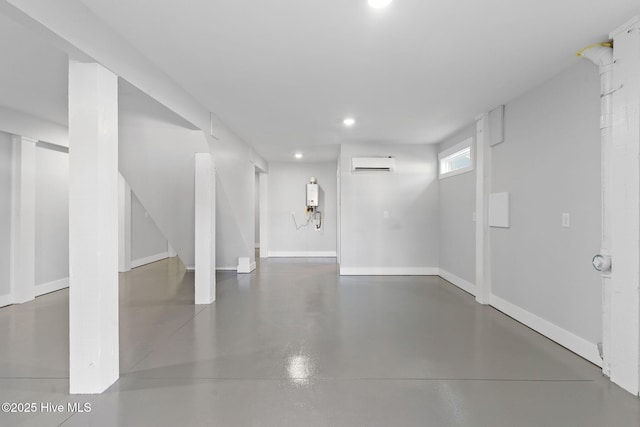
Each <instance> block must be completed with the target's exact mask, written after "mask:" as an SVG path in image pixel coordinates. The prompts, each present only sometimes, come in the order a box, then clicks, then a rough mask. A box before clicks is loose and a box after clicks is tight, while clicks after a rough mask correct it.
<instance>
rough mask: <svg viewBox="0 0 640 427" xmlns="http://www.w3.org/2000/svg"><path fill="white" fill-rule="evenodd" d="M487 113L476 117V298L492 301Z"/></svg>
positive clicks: (489, 162)
mask: <svg viewBox="0 0 640 427" xmlns="http://www.w3.org/2000/svg"><path fill="white" fill-rule="evenodd" d="M489 138H490V135H489V114H487V113H485V114H482V115H480V116H479V117H478V118H477V119H476V152H475V154H476V301H478V302H479V303H480V304H490V303H491V240H490V230H489V219H488V218H489V215H488V213H489V193H490V192H491V143H490V139H489Z"/></svg>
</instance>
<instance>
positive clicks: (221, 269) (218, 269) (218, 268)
mask: <svg viewBox="0 0 640 427" xmlns="http://www.w3.org/2000/svg"><path fill="white" fill-rule="evenodd" d="M193 271H195V268H194V269H193ZM216 271H238V267H237V266H236V267H216Z"/></svg>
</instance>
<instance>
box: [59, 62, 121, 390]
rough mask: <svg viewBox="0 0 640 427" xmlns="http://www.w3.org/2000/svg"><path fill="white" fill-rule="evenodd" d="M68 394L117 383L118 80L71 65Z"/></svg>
mask: <svg viewBox="0 0 640 427" xmlns="http://www.w3.org/2000/svg"><path fill="white" fill-rule="evenodd" d="M69 272H70V286H69V344H70V378H69V383H70V391H71V393H73V394H96V393H102V392H103V391H105V390H106V389H107V388H108V387H109V386H111V385H112V384H113V383H114V382H115V381H116V380H117V379H118V377H119V360H118V359H119V346H118V345H119V343H118V78H117V76H116V75H114V74H113V73H111V72H110V71H108V70H107V69H105V68H104V67H102V66H101V65H99V64H93V63H78V62H74V61H70V63H69Z"/></svg>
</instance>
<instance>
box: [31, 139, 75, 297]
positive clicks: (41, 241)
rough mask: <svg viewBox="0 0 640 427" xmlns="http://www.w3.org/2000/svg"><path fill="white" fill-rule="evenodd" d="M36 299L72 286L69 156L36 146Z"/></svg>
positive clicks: (60, 149)
mask: <svg viewBox="0 0 640 427" xmlns="http://www.w3.org/2000/svg"><path fill="white" fill-rule="evenodd" d="M35 284H36V295H42V294H44V293H48V292H53V291H56V290H59V289H61V288H64V287H67V286H68V285H69V154H68V153H67V152H66V150H65V149H62V148H60V147H56V146H51V145H47V144H41V143H38V144H37V146H36V206H35Z"/></svg>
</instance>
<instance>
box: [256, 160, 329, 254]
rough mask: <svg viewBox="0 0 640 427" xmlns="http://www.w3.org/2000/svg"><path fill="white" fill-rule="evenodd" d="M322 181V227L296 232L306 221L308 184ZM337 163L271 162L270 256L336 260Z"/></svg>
mask: <svg viewBox="0 0 640 427" xmlns="http://www.w3.org/2000/svg"><path fill="white" fill-rule="evenodd" d="M312 176H314V177H316V178H317V179H318V185H319V187H320V190H321V191H320V206H319V208H318V209H319V210H320V211H321V212H322V228H321V229H320V230H318V231H316V230H315V227H314V226H313V225H309V226H308V227H302V228H300V229H299V230H296V227H295V224H294V222H293V218H292V217H291V212H295V215H296V221H297V222H298V225H299V226H300V225H302V224H303V223H304V222H305V221H306V219H307V215H306V212H305V210H306V184H307V183H309V178H311V177H312ZM336 193H337V183H336V163H335V162H323V163H289V162H287V163H270V165H269V203H268V206H269V215H268V217H269V224H268V233H269V236H270V238H269V248H268V249H269V256H270V257H278V256H293V257H313V256H319V257H335V256H336V244H337V243H336V234H337V194H336Z"/></svg>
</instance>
